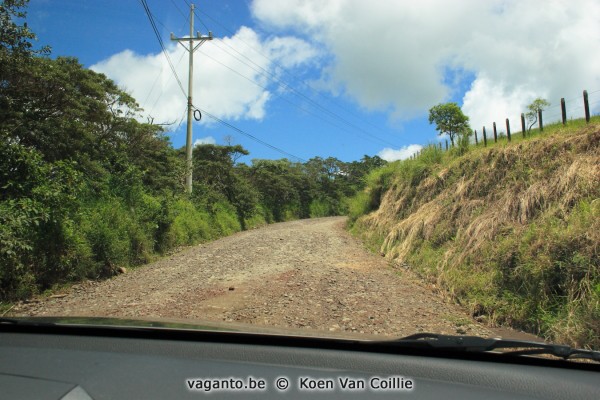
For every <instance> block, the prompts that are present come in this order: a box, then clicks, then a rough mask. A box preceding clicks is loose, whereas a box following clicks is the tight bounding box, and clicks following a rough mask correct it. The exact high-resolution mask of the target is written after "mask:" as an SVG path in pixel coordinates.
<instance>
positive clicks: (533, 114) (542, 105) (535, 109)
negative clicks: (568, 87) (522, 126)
mask: <svg viewBox="0 0 600 400" xmlns="http://www.w3.org/2000/svg"><path fill="white" fill-rule="evenodd" d="M548 107H550V103H549V102H548V100H546V99H542V98H541V97H538V98H537V99H535V100H534V101H533V102H531V104H529V105H528V106H527V114H525V115H526V117H527V121H529V122H530V123H531V124H530V125H529V129H528V131H531V128H532V127H533V125H535V124H536V123H537V121H538V114H539V112H540V111H544V110H545V109H546V108H548Z"/></svg>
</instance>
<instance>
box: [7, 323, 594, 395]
mask: <svg viewBox="0 0 600 400" xmlns="http://www.w3.org/2000/svg"><path fill="white" fill-rule="evenodd" d="M492 360H493V361H492ZM573 366H575V367H573ZM598 371H600V368H599V367H598V364H574V363H571V362H565V361H556V360H549V359H548V360H544V359H539V358H536V359H533V358H531V357H528V358H525V357H520V358H519V359H517V358H516V357H515V358H510V357H503V356H501V355H496V354H477V355H467V354H460V355H456V354H449V353H444V352H439V351H437V352H435V353H434V352H427V351H423V350H418V351H416V350H415V351H406V350H398V349H393V348H388V347H385V346H383V345H381V344H370V343H369V342H359V341H352V340H334V339H319V338H299V337H285V336H278V335H255V334H240V333H233V332H201V333H197V332H188V331H183V330H182V331H176V330H175V331H173V330H160V329H156V330H152V329H134V328H123V329H116V328H112V329H111V328H102V327H100V328H89V327H86V328H83V327H68V328H66V327H33V326H25V327H23V326H11V325H2V324H0V398H1V399H41V400H43V399H67V400H69V399H70V400H73V399H137V398H144V399H170V398H177V399H179V398H205V397H206V398H240V399H242V398H243V399H246V398H259V397H260V398H286V397H289V398H304V397H307V398H328V399H330V398H333V399H335V398H340V399H342V398H380V397H381V398H399V397H403V398H415V399H439V398H460V399H481V398H485V399H507V398H511V399H527V398H544V399H564V398H569V399H592V398H595V399H597V398H600V374H599V372H598Z"/></svg>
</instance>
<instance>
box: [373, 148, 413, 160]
mask: <svg viewBox="0 0 600 400" xmlns="http://www.w3.org/2000/svg"><path fill="white" fill-rule="evenodd" d="M422 148H423V146H421V145H420V144H410V145H408V146H404V147H401V148H399V149H397V150H395V149H391V148H389V147H386V148H385V149H383V150H381V151H380V152H379V153H377V155H378V156H379V157H381V158H383V159H384V160H385V161H396V160H405V159H407V158H409V157H410V156H412V155H413V154H415V153H416V152H418V151H421V149H422Z"/></svg>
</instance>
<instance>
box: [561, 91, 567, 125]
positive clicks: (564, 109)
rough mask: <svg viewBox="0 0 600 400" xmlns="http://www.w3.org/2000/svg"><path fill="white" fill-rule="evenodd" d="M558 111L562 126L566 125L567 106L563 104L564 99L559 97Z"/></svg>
mask: <svg viewBox="0 0 600 400" xmlns="http://www.w3.org/2000/svg"><path fill="white" fill-rule="evenodd" d="M560 110H561V111H562V123H563V125H566V124H567V105H566V104H565V98H564V97H561V99H560Z"/></svg>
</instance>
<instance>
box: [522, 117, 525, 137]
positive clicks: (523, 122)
mask: <svg viewBox="0 0 600 400" xmlns="http://www.w3.org/2000/svg"><path fill="white" fill-rule="evenodd" d="M521 132H523V137H525V132H526V130H525V114H523V113H521Z"/></svg>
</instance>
